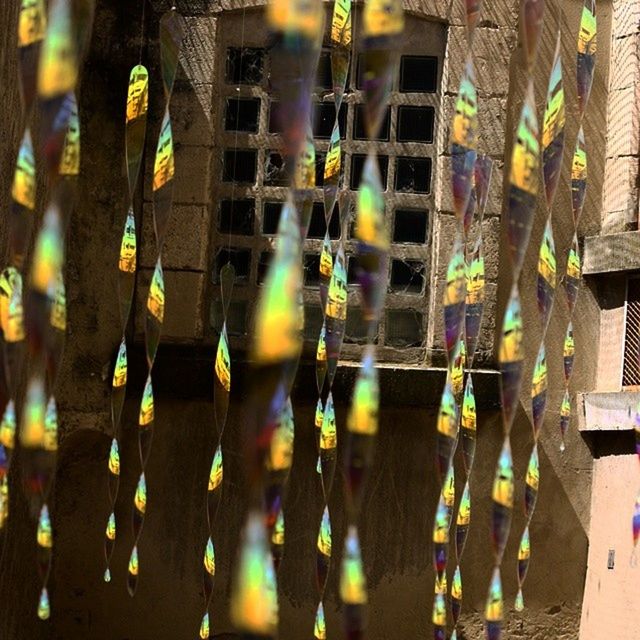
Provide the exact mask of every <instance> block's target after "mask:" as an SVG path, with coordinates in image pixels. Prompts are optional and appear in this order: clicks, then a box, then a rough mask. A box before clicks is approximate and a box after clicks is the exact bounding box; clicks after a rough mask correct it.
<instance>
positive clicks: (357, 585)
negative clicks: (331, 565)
mask: <svg viewBox="0 0 640 640" xmlns="http://www.w3.org/2000/svg"><path fill="white" fill-rule="evenodd" d="M340 597H341V599H342V602H343V603H344V604H345V606H346V607H353V606H358V605H363V604H366V603H367V583H366V578H365V576H364V567H363V565H362V555H361V552H360V540H359V539H358V530H357V529H356V527H355V526H354V525H350V526H349V530H348V532H347V537H346V540H345V545H344V554H343V557H342V572H341V574H340Z"/></svg>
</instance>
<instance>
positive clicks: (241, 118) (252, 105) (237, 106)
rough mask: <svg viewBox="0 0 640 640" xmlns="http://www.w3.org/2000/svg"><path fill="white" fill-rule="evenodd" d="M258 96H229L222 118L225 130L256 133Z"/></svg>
mask: <svg viewBox="0 0 640 640" xmlns="http://www.w3.org/2000/svg"><path fill="white" fill-rule="evenodd" d="M259 118H260V98H241V99H236V98H229V99H228V100H227V112H226V116H225V120H224V128H225V130H226V131H243V132H246V133H258V120H259Z"/></svg>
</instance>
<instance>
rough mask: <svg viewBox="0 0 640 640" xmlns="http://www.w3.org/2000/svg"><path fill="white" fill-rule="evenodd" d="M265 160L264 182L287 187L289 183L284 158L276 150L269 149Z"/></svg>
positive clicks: (272, 185) (273, 185)
mask: <svg viewBox="0 0 640 640" xmlns="http://www.w3.org/2000/svg"><path fill="white" fill-rule="evenodd" d="M265 156H266V157H265V161H264V184H266V185H269V186H271V187H286V186H287V185H288V184H289V178H288V176H287V170H286V168H285V163H284V158H283V157H282V156H281V155H280V154H279V153H278V152H276V151H267V153H266V154H265Z"/></svg>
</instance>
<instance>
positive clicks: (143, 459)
mask: <svg viewBox="0 0 640 640" xmlns="http://www.w3.org/2000/svg"><path fill="white" fill-rule="evenodd" d="M182 39H183V22H182V18H181V17H180V16H179V15H178V13H177V12H176V10H175V7H174V8H172V9H171V10H169V11H167V12H166V13H165V14H164V15H163V16H162V18H161V19H160V57H161V62H162V65H161V66H162V83H163V87H164V98H165V108H164V116H163V119H162V126H161V129H160V135H159V137H158V145H157V149H156V156H155V163H154V171H153V228H154V233H155V240H156V250H157V255H158V258H157V262H156V266H155V270H154V272H153V276H152V278H151V284H150V285H149V293H148V296H147V305H146V317H145V348H146V355H147V368H148V374H147V381H146V383H145V387H144V391H143V394H142V401H141V404H140V416H139V419H138V427H139V428H138V447H139V454H140V466H141V473H140V478H139V479H138V484H137V487H136V492H135V496H134V501H133V534H134V544H133V549H132V551H131V555H130V557H129V566H128V579H127V588H128V591H129V594H130V595H131V596H133V595H134V594H135V592H136V588H137V586H138V578H139V572H140V566H139V554H138V544H139V542H140V535H141V533H142V527H143V525H144V519H145V515H146V511H147V479H146V476H145V469H146V466H147V461H148V459H149V453H150V450H151V442H152V438H153V427H154V418H155V407H154V397H153V384H152V375H151V374H152V370H153V364H154V362H155V358H156V354H157V352H158V344H159V342H160V335H161V332H162V324H163V321H164V312H165V288H164V276H163V272H162V250H163V246H164V239H165V234H166V230H167V224H168V222H169V215H170V214H171V207H172V202H173V187H174V182H175V158H174V148H173V132H172V129H171V116H170V114H169V104H170V102H171V94H172V92H173V84H174V81H175V77H176V73H177V70H178V57H179V55H180V48H181V46H182Z"/></svg>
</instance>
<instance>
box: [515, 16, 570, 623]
mask: <svg viewBox="0 0 640 640" xmlns="http://www.w3.org/2000/svg"><path fill="white" fill-rule="evenodd" d="M560 45H561V31H560V10H559V9H558V32H557V37H556V50H555V55H554V58H553V65H552V67H551V75H550V77H549V88H548V91H547V104H546V108H545V113H544V121H543V127H542V173H543V178H544V187H545V204H546V216H547V219H546V223H545V228H544V233H543V236H542V242H541V244H540V251H539V254H538V278H537V300H538V311H539V314H540V321H541V341H540V349H539V350H538V356H537V358H536V363H535V367H534V370H533V380H532V385H531V413H532V418H533V419H532V426H533V450H532V452H531V456H530V458H529V463H528V465H527V474H526V481H525V482H526V486H525V499H524V512H525V517H526V525H525V529H524V533H523V534H522V538H521V540H520V546H519V549H518V595H517V597H516V602H515V608H516V611H522V610H523V609H524V597H523V594H522V585H523V584H524V581H525V579H526V576H527V571H528V569H529V560H530V557H531V541H530V536H529V525H530V523H531V519H532V517H533V512H534V510H535V506H536V501H537V498H538V487H539V483H540V463H539V458H538V438H539V435H540V430H541V428H542V425H543V423H544V415H545V411H546V405H547V357H546V350H545V344H544V341H545V336H546V333H547V328H548V326H549V319H550V317H551V309H552V307H553V301H554V297H555V289H556V251H555V243H554V240H553V227H552V224H551V215H552V210H553V202H554V198H555V193H556V189H557V186H558V181H559V178H560V169H561V167H562V157H563V154H564V137H565V135H564V128H565V123H566V115H565V97H564V88H563V83H562V57H561V50H560Z"/></svg>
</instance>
